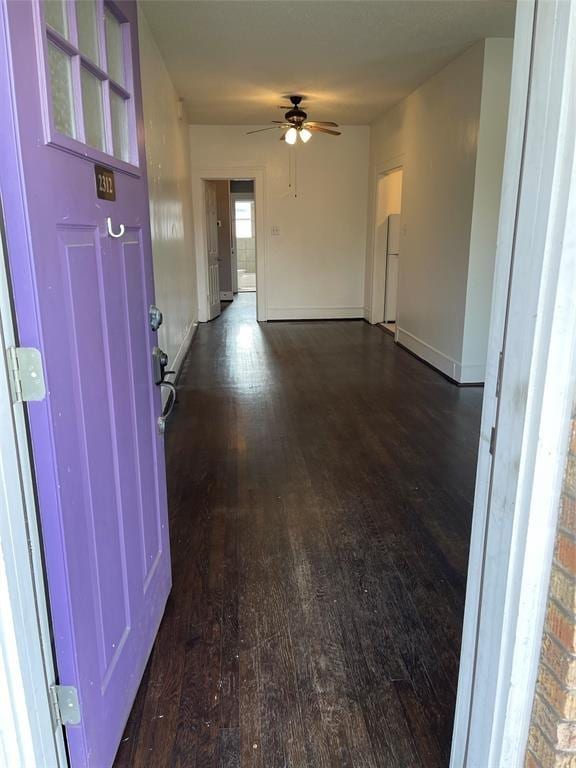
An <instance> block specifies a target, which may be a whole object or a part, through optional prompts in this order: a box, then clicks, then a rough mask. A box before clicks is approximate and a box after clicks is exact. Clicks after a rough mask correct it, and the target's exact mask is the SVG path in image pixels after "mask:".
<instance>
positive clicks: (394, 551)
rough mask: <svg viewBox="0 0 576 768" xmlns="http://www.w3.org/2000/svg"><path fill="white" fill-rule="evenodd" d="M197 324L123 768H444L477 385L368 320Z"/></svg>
mask: <svg viewBox="0 0 576 768" xmlns="http://www.w3.org/2000/svg"><path fill="white" fill-rule="evenodd" d="M255 316H256V312H255V294H253V293H244V294H240V295H238V297H237V298H236V300H235V301H234V302H233V304H231V305H229V306H228V307H227V308H226V309H225V310H224V311H223V314H222V316H221V317H219V318H217V319H216V320H214V321H212V322H211V323H206V324H203V325H201V326H200V328H199V330H198V333H197V336H196V339H195V340H194V342H193V344H192V347H191V350H190V353H189V355H188V358H187V360H186V362H185V365H184V369H183V373H182V376H181V380H180V385H179V403H178V405H177V406H176V408H175V412H174V416H173V418H172V420H171V424H170V426H169V429H168V434H167V438H166V445H167V462H168V491H169V504H170V523H171V542H172V568H173V579H174V586H173V590H172V594H171V596H170V598H169V601H168V606H167V609H166V614H165V616H164V619H163V622H162V625H161V628H160V632H159V635H158V638H157V640H156V643H155V646H154V650H153V652H152V656H151V659H150V662H149V664H148V667H147V670H146V674H145V676H144V680H143V682H142V685H141V687H140V691H139V694H138V697H137V700H136V703H135V705H134V708H133V711H132V714H131V716H130V720H129V722H128V725H127V727H126V731H125V734H124V737H123V740H122V743H121V746H120V751H119V753H118V757H117V760H116V763H115V765H116V768H128V766H138V767H141V766H151V767H152V766H153V768H161V767H163V766H181V767H182V768H184V767H186V768H196V766H197V767H198V768H200V766H202V767H204V766H206V767H208V766H209V767H214V768H240V766H241V768H345V767H348V766H350V767H352V766H354V767H355V768H360V766H361V767H362V768H376V767H378V768H380V767H382V768H384V766H385V767H386V768H418V767H421V768H445V766H447V765H448V759H449V751H450V740H451V729H452V718H453V710H454V703H455V696H456V684H457V673H458V654H459V646H460V633H461V623H462V614H463V606H464V592H465V577H466V564H467V552H468V540H469V532H470V521H471V510H472V498H473V489H474V475H475V469H476V451H477V443H478V429H479V421H480V409H481V402H482V393H483V390H482V389H481V388H458V387H456V386H454V385H453V384H450V383H449V382H447V381H446V380H444V379H443V378H442V377H441V376H440V375H439V374H438V373H436V372H435V371H433V370H431V369H429V368H428V367H426V366H425V365H423V364H422V363H421V362H419V361H418V360H416V359H415V358H413V357H412V356H411V355H409V354H408V353H406V352H405V351H403V350H402V349H400V348H398V347H396V346H395V345H394V342H393V339H392V337H391V336H390V335H389V334H387V333H383V332H382V331H381V330H380V329H378V328H375V327H372V326H370V325H368V324H367V323H365V322H363V321H315V322H281V323H268V324H262V325H258V324H257V323H256V320H255Z"/></svg>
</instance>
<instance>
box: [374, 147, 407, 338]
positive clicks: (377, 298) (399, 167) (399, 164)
mask: <svg viewBox="0 0 576 768" xmlns="http://www.w3.org/2000/svg"><path fill="white" fill-rule="evenodd" d="M405 162H406V156H405V155H404V154H401V155H396V156H394V157H392V158H390V160H387V161H385V162H384V163H380V164H379V165H377V166H376V168H375V169H374V171H373V173H372V178H371V181H370V186H371V189H370V200H369V205H370V225H369V229H368V231H369V233H370V240H369V242H368V246H367V247H368V253H369V254H371V260H370V262H369V267H370V269H369V274H368V275H367V282H368V286H369V298H370V304H369V306H368V307H366V310H367V314H368V317H366V320H368V322H369V323H371V324H372V325H374V324H375V323H379V322H381V321H380V320H379V319H378V317H377V315H376V307H377V306H378V305H379V304H380V303H381V304H382V306H383V305H384V301H385V290H386V288H385V286H386V267H385V265H384V274H383V275H382V264H381V263H380V260H379V259H378V255H377V253H376V246H377V244H378V241H377V238H376V215H377V212H378V182H379V181H380V179H381V178H382V177H383V176H388V174H390V173H393V172H394V171H402V185H404V172H405V170H406V169H405V167H404V165H405ZM384 261H386V260H384ZM380 278H382V279H380Z"/></svg>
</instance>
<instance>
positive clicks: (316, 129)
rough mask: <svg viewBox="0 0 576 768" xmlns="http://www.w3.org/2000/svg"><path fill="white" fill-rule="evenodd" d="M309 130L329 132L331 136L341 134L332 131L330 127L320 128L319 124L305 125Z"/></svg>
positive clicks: (340, 134)
mask: <svg viewBox="0 0 576 768" xmlns="http://www.w3.org/2000/svg"><path fill="white" fill-rule="evenodd" d="M306 128H308V130H309V131H318V132H320V133H329V134H330V135H331V136H342V133H341V132H340V131H333V130H332V129H331V128H322V126H320V125H307V126H306Z"/></svg>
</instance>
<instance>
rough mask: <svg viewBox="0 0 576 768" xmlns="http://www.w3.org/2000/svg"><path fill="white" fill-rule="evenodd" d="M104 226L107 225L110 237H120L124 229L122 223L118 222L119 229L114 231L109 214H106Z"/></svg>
mask: <svg viewBox="0 0 576 768" xmlns="http://www.w3.org/2000/svg"><path fill="white" fill-rule="evenodd" d="M106 226H107V227H108V234H109V235H110V237H122V235H123V234H124V232H125V231H126V230H125V229H124V224H120V229H119V230H118V232H114V230H113V229H112V219H111V218H110V216H108V218H107V219H106Z"/></svg>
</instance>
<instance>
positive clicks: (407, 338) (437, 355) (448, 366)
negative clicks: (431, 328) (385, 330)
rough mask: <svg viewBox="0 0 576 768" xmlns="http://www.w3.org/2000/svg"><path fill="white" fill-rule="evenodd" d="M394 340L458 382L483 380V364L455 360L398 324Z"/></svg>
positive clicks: (479, 381)
mask: <svg viewBox="0 0 576 768" xmlns="http://www.w3.org/2000/svg"><path fill="white" fill-rule="evenodd" d="M396 341H397V342H398V343H399V344H402V346H403V347H406V349H409V350H410V352H412V353H414V354H415V355H416V356H417V357H419V358H421V359H422V360H425V361H426V362H427V363H429V364H430V365H431V366H433V367H434V368H436V369H437V370H439V371H441V372H442V373H444V374H445V375H446V376H449V377H450V378H451V379H453V380H454V381H456V382H458V384H481V383H482V382H483V381H484V376H485V374H486V366H485V365H481V364H473V363H468V364H465V363H462V362H461V361H460V360H455V359H454V358H453V357H450V356H449V355H446V354H444V352H441V351H440V350H439V349H436V347H433V346H432V345H431V344H428V342H427V341H423V340H422V339H419V338H418V337H417V336H414V334H413V333H410V332H409V331H406V330H405V329H404V328H400V327H399V326H398V325H397V326H396Z"/></svg>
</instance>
